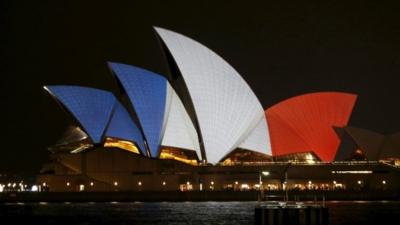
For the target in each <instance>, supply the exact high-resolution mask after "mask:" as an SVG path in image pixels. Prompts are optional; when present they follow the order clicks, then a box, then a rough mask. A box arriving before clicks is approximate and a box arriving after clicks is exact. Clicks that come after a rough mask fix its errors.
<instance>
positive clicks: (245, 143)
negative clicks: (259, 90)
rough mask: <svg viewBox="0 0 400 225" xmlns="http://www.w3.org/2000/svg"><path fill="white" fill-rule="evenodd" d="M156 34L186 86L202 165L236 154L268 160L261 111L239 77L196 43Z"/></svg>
mask: <svg viewBox="0 0 400 225" xmlns="http://www.w3.org/2000/svg"><path fill="white" fill-rule="evenodd" d="M155 29H156V31H157V33H158V35H159V36H160V38H161V40H162V42H163V43H164V44H165V46H166V48H167V49H165V51H169V53H170V54H171V55H172V57H173V60H174V61H175V63H176V65H177V67H178V69H179V72H180V75H181V76H182V77H183V79H184V83H185V84H186V87H187V90H188V92H189V95H190V99H191V101H192V103H193V107H194V112H195V114H196V118H197V121H198V124H199V126H200V132H199V133H200V134H201V135H202V140H203V143H204V150H205V153H206V154H205V155H206V156H207V161H208V162H210V163H218V162H219V161H220V160H221V159H222V158H223V157H224V156H226V155H227V154H229V153H230V152H231V151H233V150H235V149H236V148H243V149H247V150H252V151H257V152H261V153H264V154H271V147H270V143H269V134H268V128H267V121H266V120H265V117H264V111H263V108H262V106H261V104H260V102H259V101H258V99H257V97H256V96H255V94H254V93H253V91H252V90H251V89H250V87H249V86H248V84H247V83H246V82H245V81H244V80H243V78H242V77H241V76H240V75H239V73H238V72H237V71H236V70H235V69H234V68H233V67H232V66H230V65H229V64H228V63H227V62H226V61H225V60H223V59H222V58H221V57H220V56H218V55H217V54H215V53H214V52H213V51H211V50H209V49H208V48H206V47H205V46H203V45H201V44H200V43H198V42H196V41H194V40H192V39H190V38H188V37H185V36H183V35H181V34H178V33H175V32H173V31H169V30H166V29H162V28H155Z"/></svg>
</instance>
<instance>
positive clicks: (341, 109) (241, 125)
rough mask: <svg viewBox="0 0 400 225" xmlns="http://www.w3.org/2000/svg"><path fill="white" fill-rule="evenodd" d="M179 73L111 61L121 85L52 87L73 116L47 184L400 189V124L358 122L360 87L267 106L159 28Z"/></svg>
mask: <svg viewBox="0 0 400 225" xmlns="http://www.w3.org/2000/svg"><path fill="white" fill-rule="evenodd" d="M155 33H156V35H157V38H158V40H159V42H160V46H161V49H162V50H163V52H164V55H165V59H166V60H165V61H166V62H167V65H168V68H169V74H166V75H165V76H164V75H161V74H156V73H154V72H151V71H149V70H146V69H142V68H139V67H135V66H131V65H127V64H122V63H115V62H110V63H109V64H108V65H109V68H110V74H112V75H113V76H114V78H115V81H116V84H117V85H118V87H119V93H118V94H115V93H112V92H109V91H106V90H99V89H95V88H92V87H81V86H58V85H54V86H53V85H50V86H45V87H44V89H45V90H46V91H47V92H48V93H49V94H50V95H51V96H52V97H53V98H54V99H55V100H56V102H58V103H59V105H60V106H61V107H62V108H63V109H64V110H65V112H66V113H67V114H68V115H69V116H70V118H72V121H73V122H72V123H71V126H70V127H68V128H67V129H66V132H65V134H64V135H63V138H61V140H60V141H58V142H57V143H56V144H55V145H54V146H51V147H50V148H49V151H50V152H51V154H50V160H49V162H48V163H46V164H45V165H43V168H42V170H41V171H40V174H39V175H38V176H37V183H38V184H39V186H40V188H41V190H47V191H162V190H169V191H171V190H181V191H192V190H196V191H203V190H205V191H207V190H236V191H239V190H250V189H260V188H263V189H266V190H282V189H298V190H310V189H311V190H344V189H347V190H349V189H393V190H399V187H400V184H399V180H400V179H399V178H400V177H399V176H400V173H399V170H400V168H399V166H400V133H397V134H393V135H383V134H378V133H375V132H372V131H368V130H364V129H360V128H355V127H351V126H349V125H348V121H349V119H350V116H351V113H352V110H353V107H354V106H355V104H356V100H357V95H355V94H351V93H341V92H319V93H308V94H302V95H299V96H295V97H293V98H290V99H287V100H285V101H282V102H280V103H277V104H276V105H273V106H271V107H269V108H267V109H266V110H264V108H263V107H262V105H261V104H260V102H259V100H258V99H257V97H256V95H255V94H254V92H253V91H252V90H251V88H250V87H249V85H248V84H247V83H246V82H245V81H244V80H243V78H242V77H241V75H240V74H239V73H238V72H237V71H236V70H235V69H234V68H233V67H232V66H231V65H229V64H228V63H227V62H226V61H224V60H223V59H222V58H221V57H220V56H218V55H217V54H216V53H214V52H213V51H211V50H210V49H208V48H207V47H205V46H204V45H202V44H200V43H198V42H196V41H194V40H192V39H190V38H188V37H186V36H183V35H181V34H178V33H175V32H173V31H170V30H166V29H162V28H155Z"/></svg>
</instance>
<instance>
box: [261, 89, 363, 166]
mask: <svg viewBox="0 0 400 225" xmlns="http://www.w3.org/2000/svg"><path fill="white" fill-rule="evenodd" d="M356 99H357V96H356V95H354V94H348V93H339V92H319V93H312V94H305V95H300V96H296V97H293V98H290V99H287V100H285V101H282V102H280V103H278V104H276V105H274V106H272V107H270V108H269V109H267V110H266V111H265V114H266V117H267V121H268V126H269V134H270V139H271V146H272V154H273V155H274V156H275V155H285V154H290V153H296V152H305V151H314V153H315V154H317V155H318V157H319V158H320V159H321V160H323V161H332V160H333V159H334V157H335V154H336V151H337V149H338V147H339V143H340V140H339V138H338V136H337V135H336V133H335V131H334V130H333V127H343V126H346V125H347V122H348V120H349V118H350V115H351V112H352V110H353V106H354V104H355V101H356Z"/></svg>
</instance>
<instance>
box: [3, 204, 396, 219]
mask: <svg viewBox="0 0 400 225" xmlns="http://www.w3.org/2000/svg"><path fill="white" fill-rule="evenodd" d="M256 204H257V203H256V202H146V203H145V202H131V203H122V202H108V203H94V202H88V203H70V202H61V203H46V204H43V203H24V204H20V203H15V204H14V203H13V204H10V203H7V204H0V218H1V221H2V222H3V221H5V220H10V221H13V223H16V222H29V224H36V223H40V224H43V225H46V224H57V225H60V224H68V225H78V224H79V225H80V224H85V225H91V224H96V225H98V224H100V225H101V224H113V225H119V224H133V225H150V224H152V225H153V224H155V225H157V224H160V225H161V224H162V225H167V224H171V225H182V224H221V225H224V224H230V225H235V224H253V223H254V218H253V216H254V207H255V205H256ZM326 205H327V206H328V207H329V211H330V221H331V223H330V224H331V225H350V224H351V225H359V224H377V223H380V224H382V222H383V221H390V220H391V219H392V220H393V219H396V220H397V219H398V218H399V216H400V202H391V201H381V202H368V201H354V202H341V201H332V202H327V203H326Z"/></svg>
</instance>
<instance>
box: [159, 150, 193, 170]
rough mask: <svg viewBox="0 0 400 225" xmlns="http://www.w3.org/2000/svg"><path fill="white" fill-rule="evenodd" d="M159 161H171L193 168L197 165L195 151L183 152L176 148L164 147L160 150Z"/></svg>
mask: <svg viewBox="0 0 400 225" xmlns="http://www.w3.org/2000/svg"><path fill="white" fill-rule="evenodd" d="M160 159H173V160H176V161H179V162H183V163H187V164H190V165H193V166H197V165H198V161H197V155H196V152H195V151H190V150H183V149H178V148H166V147H164V148H163V149H162V150H161V153H160Z"/></svg>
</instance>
